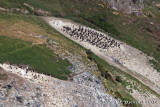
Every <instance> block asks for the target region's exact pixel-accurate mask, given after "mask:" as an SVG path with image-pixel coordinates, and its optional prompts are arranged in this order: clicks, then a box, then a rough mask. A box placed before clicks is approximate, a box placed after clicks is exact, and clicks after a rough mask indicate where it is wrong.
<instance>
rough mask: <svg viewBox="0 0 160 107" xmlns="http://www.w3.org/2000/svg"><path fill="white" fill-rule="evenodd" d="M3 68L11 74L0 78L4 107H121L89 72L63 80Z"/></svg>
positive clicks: (1, 97) (18, 69)
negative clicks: (5, 77) (70, 79)
mask: <svg viewBox="0 0 160 107" xmlns="http://www.w3.org/2000/svg"><path fill="white" fill-rule="evenodd" d="M0 67H1V70H0V73H1V74H6V75H7V77H8V78H7V79H5V80H3V79H1V80H0V81H1V82H0V90H1V91H0V106H1V107H22V106H27V107H51V106H52V107H120V104H119V103H118V101H117V100H115V99H114V98H113V97H112V96H110V95H108V94H106V92H105V90H104V88H103V86H102V84H101V82H100V80H99V79H98V78H97V77H96V76H92V75H91V74H90V73H89V72H87V71H86V72H83V73H80V74H78V75H75V76H74V77H73V81H62V80H59V79H55V78H52V77H50V76H46V75H43V74H39V73H36V72H33V71H32V70H29V69H28V68H20V67H18V66H16V65H10V64H0Z"/></svg>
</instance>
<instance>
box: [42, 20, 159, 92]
mask: <svg viewBox="0 0 160 107" xmlns="http://www.w3.org/2000/svg"><path fill="white" fill-rule="evenodd" d="M43 19H44V20H45V21H46V22H47V23H48V24H49V25H50V26H52V27H53V28H55V29H56V30H57V31H59V32H60V33H62V34H63V35H65V36H66V37H67V38H69V39H71V40H73V41H74V42H77V43H78V44H80V45H82V46H83V47H85V48H87V49H90V50H91V51H92V52H93V53H95V54H96V55H97V56H99V57H101V58H102V59H104V60H105V61H106V62H108V63H109V64H110V65H113V66H115V67H117V68H119V69H121V70H122V71H124V72H126V73H128V74H130V75H132V76H133V77H135V78H136V79H138V80H139V81H140V82H142V83H143V84H144V85H146V86H148V87H149V88H150V89H152V90H154V91H155V92H156V93H158V94H160V82H159V81H160V73H159V72H157V71H156V70H155V69H154V68H153V67H152V65H151V64H150V63H149V60H150V59H151V57H149V56H147V55H146V54H144V53H142V52H141V51H139V50H137V49H135V48H133V47H131V46H129V45H127V44H125V43H123V42H121V41H118V40H115V39H114V40H115V41H117V43H119V44H121V45H120V47H119V48H118V47H114V48H108V49H101V48H98V47H96V46H93V45H91V44H90V43H88V42H85V41H82V40H78V39H76V38H73V37H71V36H70V35H69V34H68V33H67V32H64V31H63V26H67V27H70V28H74V27H79V26H83V27H84V28H86V29H90V30H92V31H94V32H98V33H102V32H99V31H96V30H94V29H91V28H88V27H86V26H84V25H80V24H77V23H74V22H72V21H70V20H67V19H62V18H53V17H45V18H44V17H43ZM102 34H104V35H106V36H108V35H107V34H105V33H102ZM108 37H109V36H108ZM110 38H111V39H113V38H112V37H110ZM115 60H116V61H118V63H117V62H115Z"/></svg>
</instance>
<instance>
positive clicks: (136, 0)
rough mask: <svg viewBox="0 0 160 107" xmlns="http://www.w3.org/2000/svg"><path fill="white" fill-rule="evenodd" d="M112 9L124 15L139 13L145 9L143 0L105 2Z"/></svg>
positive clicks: (108, 0) (111, 0)
mask: <svg viewBox="0 0 160 107" xmlns="http://www.w3.org/2000/svg"><path fill="white" fill-rule="evenodd" d="M105 1H106V2H108V4H109V6H110V8H112V9H115V10H120V11H122V12H124V13H127V14H130V13H133V12H135V13H137V12H140V11H141V10H142V9H143V8H144V3H143V0H105Z"/></svg>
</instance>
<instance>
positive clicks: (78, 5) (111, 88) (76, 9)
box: [0, 0, 160, 107]
mask: <svg viewBox="0 0 160 107" xmlns="http://www.w3.org/2000/svg"><path fill="white" fill-rule="evenodd" d="M146 1H147V2H146V3H147V5H146V7H145V9H144V10H143V12H144V16H140V17H137V16H135V15H134V14H132V15H124V14H122V13H120V12H118V13H119V15H114V14H113V13H112V12H114V10H110V9H108V8H107V4H104V3H102V2H100V1H99V0H0V7H4V8H26V9H28V8H27V7H25V6H23V3H28V4H30V5H32V6H33V7H35V8H37V9H43V10H46V11H49V12H52V15H53V16H56V17H64V18H68V19H71V20H74V21H76V22H79V23H83V24H85V25H87V26H90V27H92V28H95V29H98V30H102V31H104V32H108V33H109V35H110V36H112V37H114V38H116V39H119V40H121V41H123V42H126V43H127V44H129V45H131V46H133V47H136V48H138V49H140V50H142V51H143V52H145V53H147V54H148V55H150V56H153V57H154V58H155V59H156V60H157V61H151V62H152V63H153V64H154V65H155V68H156V69H157V70H159V69H160V44H159V43H160V41H159V40H160V38H159V34H160V28H159V27H158V26H159V25H160V18H159V17H160V14H159V13H160V12H159V10H158V9H157V8H156V7H154V5H153V4H152V5H151V1H150V0H146ZM157 1H158V0H157ZM99 3H101V4H104V6H105V8H103V7H101V6H100V5H99ZM151 6H152V7H151ZM28 10H29V9H28ZM149 12H151V13H153V14H154V15H155V17H153V16H150V15H149V14H148V13H149ZM33 14H34V13H33V11H30V14H29V15H20V14H19V13H18V15H17V13H16V14H11V13H3V14H0V35H4V36H7V37H4V36H0V50H3V52H2V51H0V61H1V62H12V63H17V64H27V65H30V66H31V67H32V68H33V69H35V70H37V71H39V72H43V73H47V74H51V75H52V76H54V77H57V78H60V79H66V75H68V74H69V72H68V71H67V70H66V67H67V66H68V65H70V64H69V62H68V61H66V60H62V59H59V58H58V56H57V55H54V54H53V53H52V51H51V50H50V49H48V48H46V45H44V44H47V42H46V41H44V40H41V39H38V38H36V37H35V36H36V35H45V36H47V37H49V38H50V39H52V40H53V41H55V42H56V43H57V44H58V46H59V47H60V49H59V50H61V51H64V52H65V50H67V51H69V52H72V53H74V54H80V55H82V56H83V59H82V60H83V61H84V62H86V59H87V56H86V53H85V49H83V48H82V47H81V46H80V45H78V44H76V43H74V42H72V41H70V40H69V39H67V38H66V37H64V36H63V35H61V34H60V33H58V32H57V31H55V30H54V29H52V28H51V27H50V26H48V25H47V24H46V23H45V22H43V21H42V20H41V19H39V18H37V17H35V16H33ZM151 22H154V24H151ZM13 38H18V39H13ZM19 39H22V40H23V41H22V40H19ZM24 41H25V42H24ZM35 44H37V45H35ZM5 47H7V48H5ZM62 53H63V52H62ZM57 58H58V59H59V61H58V62H54V61H53V60H54V59H57ZM90 58H91V59H92V60H93V62H95V63H97V65H98V67H99V70H100V71H101V73H98V74H96V75H99V78H101V80H102V81H103V83H104V85H105V88H106V90H107V92H108V93H110V94H112V95H114V96H115V97H117V98H120V99H122V100H135V99H134V98H133V97H132V96H131V95H130V94H129V93H130V92H132V90H128V89H126V87H127V86H131V87H132V88H133V89H136V90H139V91H142V92H143V93H145V92H148V91H149V92H151V93H153V94H155V95H156V93H155V92H153V91H151V90H150V89H149V88H148V87H146V86H144V85H143V84H141V83H140V82H139V81H138V80H136V79H134V78H133V77H131V76H130V75H127V74H125V73H123V72H122V71H120V70H118V69H116V68H114V67H112V66H110V65H108V64H107V63H106V62H105V61H103V60H102V59H100V58H99V57H97V56H95V55H93V54H92V55H91V56H90ZM24 59H25V60H24ZM119 77H120V78H122V81H121V79H119ZM117 78H118V81H121V82H118V81H115V80H116V79H117ZM133 83H134V84H133ZM135 84H136V85H135ZM137 87H138V88H137ZM139 87H140V88H139ZM140 89H141V90H140ZM157 96H158V95H157ZM132 106H133V107H136V106H141V105H132Z"/></svg>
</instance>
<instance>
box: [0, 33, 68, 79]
mask: <svg viewBox="0 0 160 107" xmlns="http://www.w3.org/2000/svg"><path fill="white" fill-rule="evenodd" d="M0 45H1V46H0V50H2V51H0V63H5V62H10V63H11V64H17V65H19V64H24V65H29V67H31V68H32V69H33V70H36V71H38V72H40V73H44V74H47V75H51V76H53V77H56V78H59V79H67V75H69V74H70V71H68V70H67V69H66V68H67V66H69V65H70V63H69V62H68V61H67V60H62V59H59V58H58V59H59V60H58V61H55V60H54V59H57V57H58V56H56V55H54V54H53V52H52V51H51V50H50V49H49V48H46V46H45V45H33V44H32V43H29V42H25V41H22V40H19V39H13V38H9V37H5V36H0Z"/></svg>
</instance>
